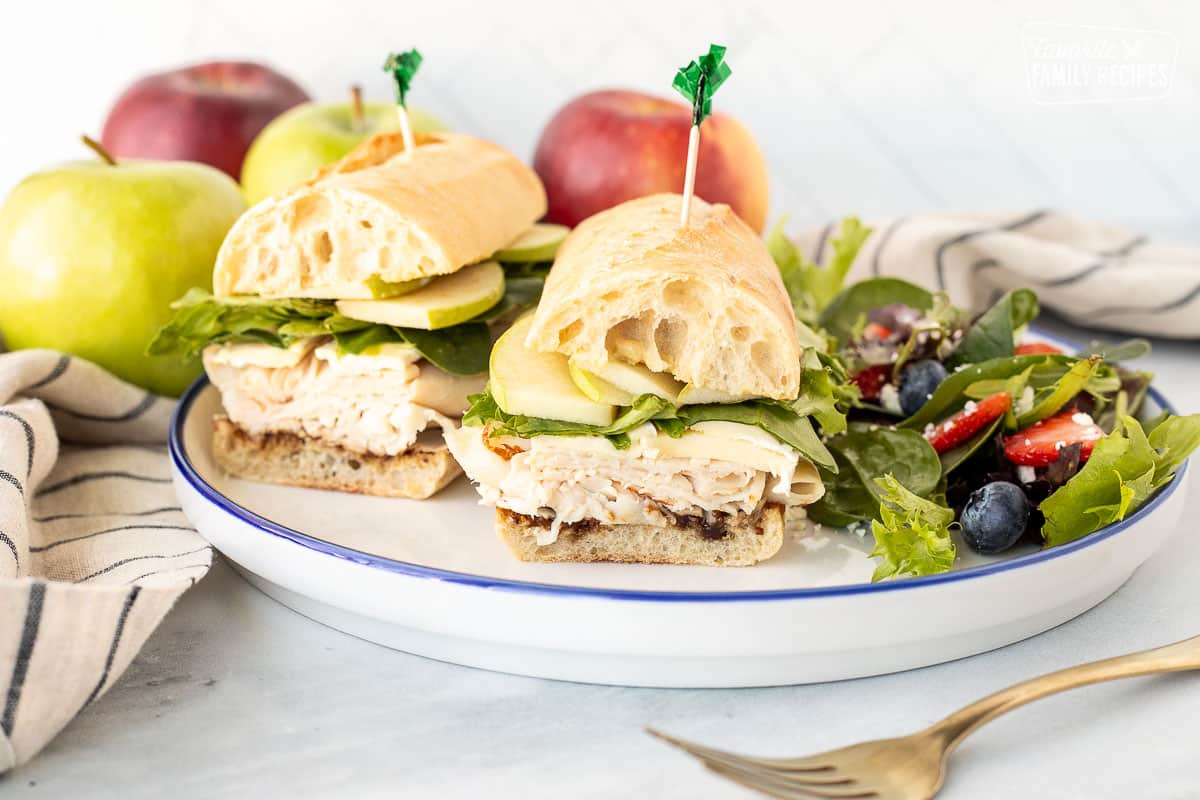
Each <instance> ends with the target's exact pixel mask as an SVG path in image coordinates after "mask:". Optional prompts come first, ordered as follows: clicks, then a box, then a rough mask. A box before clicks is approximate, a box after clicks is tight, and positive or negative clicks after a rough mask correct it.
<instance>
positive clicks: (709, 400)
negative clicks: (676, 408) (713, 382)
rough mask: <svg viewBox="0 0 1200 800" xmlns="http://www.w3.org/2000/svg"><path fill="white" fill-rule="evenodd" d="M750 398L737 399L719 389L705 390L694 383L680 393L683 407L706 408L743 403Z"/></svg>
mask: <svg viewBox="0 0 1200 800" xmlns="http://www.w3.org/2000/svg"><path fill="white" fill-rule="evenodd" d="M749 399H750V398H749V397H737V396H736V395H732V394H728V393H727V392H722V391H719V390H717V389H705V388H704V387H703V386H697V385H696V384H694V383H689V384H688V385H687V386H684V387H683V390H682V391H681V392H680V393H679V405H681V406H706V405H712V404H715V403H741V402H743V401H745V400H749Z"/></svg>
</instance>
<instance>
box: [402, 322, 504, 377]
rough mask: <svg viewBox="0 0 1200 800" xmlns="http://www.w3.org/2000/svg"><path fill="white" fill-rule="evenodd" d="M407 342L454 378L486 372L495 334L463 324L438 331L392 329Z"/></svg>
mask: <svg viewBox="0 0 1200 800" xmlns="http://www.w3.org/2000/svg"><path fill="white" fill-rule="evenodd" d="M392 330H394V331H395V332H396V333H397V334H398V335H399V336H400V337H401V338H402V339H403V340H404V341H406V342H408V343H409V344H411V345H412V346H413V347H415V348H417V349H418V350H420V351H421V355H423V356H425V358H426V359H428V361H429V363H431V364H433V365H434V366H435V367H437V368H439V369H441V370H443V371H445V372H449V373H450V374H451V375H480V374H482V373H484V372H487V368H488V357H489V356H490V355H491V353H492V334H491V332H490V331H489V330H488V326H487V324H486V323H483V322H464V323H462V324H460V325H454V326H452V327H449V328H441V329H439V330H436V331H423V330H419V329H417V328H393V329H392Z"/></svg>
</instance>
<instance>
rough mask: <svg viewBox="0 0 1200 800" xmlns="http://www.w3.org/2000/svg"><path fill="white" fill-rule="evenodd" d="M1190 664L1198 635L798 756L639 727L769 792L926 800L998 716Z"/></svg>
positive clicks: (789, 797)
mask: <svg viewBox="0 0 1200 800" xmlns="http://www.w3.org/2000/svg"><path fill="white" fill-rule="evenodd" d="M1192 669H1200V636H1196V637H1193V638H1191V639H1185V640H1183V641H1182V642H1176V643H1174V644H1169V645H1165V646H1163V647H1156V648H1154V649H1153V650H1143V651H1142V652H1140V653H1130V654H1129V655H1124V656H1117V657H1115V658H1108V659H1105V660H1103V661H1094V662H1092V663H1091V664H1081V665H1080V666H1077V667H1070V668H1068V669H1063V670H1059V671H1058V672H1051V673H1050V674H1049V675H1043V676H1041V677H1040V678H1032V679H1031V680H1027V681H1025V682H1023V683H1018V684H1017V685H1016V686H1010V687H1009V688H1007V689H1003V690H1001V691H999V692H996V693H995V694H993V695H991V696H989V697H985V698H983V699H982V700H980V701H978V702H976V703H972V704H971V705H969V706H967V707H966V708H964V709H962V710H960V711H956V712H954V713H953V714H951V715H950V716H948V717H946V718H945V719H943V720H941V721H940V722H935V723H934V724H933V725H931V726H929V727H928V728H926V729H925V730H923V731H918V732H917V733H914V734H912V735H910V736H902V737H899V738H895V739H878V740H876V741H873V742H863V743H862V744H856V745H851V746H850V747H843V748H841V749H840V750H830V751H829V752H828V753H819V754H817V755H813V756H807V757H804V758H783V759H772V758H750V757H748V756H742V755H738V754H736V753H729V752H726V751H724V750H715V749H713V748H711V747H703V746H701V745H698V744H692V743H691V742H687V741H684V740H683V739H677V738H675V737H674V736H668V735H667V734H665V733H662V732H660V731H656V730H654V729H652V728H647V729H646V731H647V733H650V734H652V735H654V736H657V737H658V738H659V739H662V740H663V741H665V742H669V743H671V744H673V745H675V746H676V747H679V748H681V749H683V750H686V751H687V752H689V753H691V754H692V755H693V756H695V757H696V758H698V759H700V760H701V761H702V762H704V765H705V766H706V767H708V768H709V769H710V770H712V771H713V772H715V773H717V774H718V775H723V776H724V777H726V778H728V779H730V780H732V781H734V782H735V783H740V784H742V785H743V786H748V787H750V788H751V789H757V790H758V791H760V792H763V793H764V794H767V795H770V796H772V797H779V798H785V800H811V798H861V799H862V800H867V799H868V798H873V799H874V800H929V798H932V797H933V796H934V795H936V794H937V792H938V790H939V789H941V787H942V781H943V780H944V779H945V776H946V760H947V758H948V757H949V755H950V753H952V752H953V751H954V748H955V747H957V746H958V745H959V743H960V742H961V741H962V740H963V739H965V738H966V737H967V735H968V734H969V733H971V732H972V731H974V730H975V729H976V728H978V727H979V726H981V725H983V724H984V723H985V722H990V721H991V720H993V719H995V718H996V717H998V716H1000V715H1001V714H1005V713H1008V712H1009V711H1012V710H1013V709H1014V708H1019V707H1020V706H1023V705H1025V704H1026V703H1032V702H1033V701H1034V700H1039V699H1041V698H1043V697H1046V696H1048V695H1052V694H1057V693H1058V692H1064V691H1066V690H1067V689H1075V688H1078V687H1080V686H1088V685H1090V684H1093V683H1101V682H1103V681H1111V680H1116V679H1117V678H1132V677H1136V676H1138V675H1153V674H1156V673H1163V672H1183V671H1185V670H1192Z"/></svg>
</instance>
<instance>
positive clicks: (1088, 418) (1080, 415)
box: [1071, 411, 1096, 425]
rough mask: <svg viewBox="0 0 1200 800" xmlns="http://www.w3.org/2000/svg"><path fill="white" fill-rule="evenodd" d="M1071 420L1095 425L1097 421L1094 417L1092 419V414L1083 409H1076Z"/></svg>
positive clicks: (1078, 423) (1076, 422)
mask: <svg viewBox="0 0 1200 800" xmlns="http://www.w3.org/2000/svg"><path fill="white" fill-rule="evenodd" d="M1071 422H1074V423H1075V424H1076V425H1095V424H1096V421H1095V420H1094V419H1092V415H1091V414H1085V413H1084V412H1082V411H1076V412H1075V413H1074V414H1072V415H1071Z"/></svg>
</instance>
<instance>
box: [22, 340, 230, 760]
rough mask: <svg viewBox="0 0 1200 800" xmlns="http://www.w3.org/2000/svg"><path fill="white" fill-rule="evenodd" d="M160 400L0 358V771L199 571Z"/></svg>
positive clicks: (69, 713)
mask: <svg viewBox="0 0 1200 800" xmlns="http://www.w3.org/2000/svg"><path fill="white" fill-rule="evenodd" d="M173 408H174V403H173V402H172V401H170V400H167V399H165V398H162V397H158V396H156V395H152V394H148V393H147V392H145V391H144V390H142V389H138V388H135V387H133V386H130V385H129V384H127V383H124V382H122V381H120V380H118V379H116V378H114V377H113V376H112V375H110V374H108V373H107V372H105V371H104V370H102V369H100V368H99V367H97V366H96V365H94V364H92V363H90V362H87V361H83V360H82V359H78V358H70V357H68V356H63V355H60V354H59V353H54V352H51V351H48V350H23V351H19V352H15V353H9V354H4V355H0V690H3V691H0V773H3V772H5V771H7V770H9V769H11V768H12V767H14V766H15V765H17V764H21V763H23V762H25V761H27V760H29V759H30V758H31V757H32V756H34V755H35V754H36V753H37V752H38V751H39V750H40V749H41V748H42V747H43V746H45V744H46V743H47V742H48V741H50V739H51V738H52V737H53V736H54V735H55V734H56V733H58V731H59V730H61V729H62V727H63V726H64V725H66V724H67V722H69V721H70V720H71V718H72V717H74V716H75V715H76V714H77V713H79V711H80V709H82V708H84V707H85V706H87V705H88V704H89V703H91V702H92V701H93V700H95V699H96V698H97V697H99V696H100V695H101V694H103V693H104V692H105V690H107V689H108V687H110V686H111V685H112V684H113V682H114V681H115V680H116V679H117V677H118V676H120V674H121V673H122V671H124V669H125V668H126V667H127V666H128V665H129V662H130V661H131V660H132V659H133V657H134V655H135V654H136V653H137V652H138V650H139V649H140V648H141V646H142V643H143V642H145V641H146V637H148V636H149V635H150V633H151V632H152V631H153V630H154V628H155V626H157V625H158V623H159V621H160V620H162V618H163V616H164V615H165V614H166V613H167V611H168V610H170V608H171V605H172V604H173V603H174V602H175V600H176V599H177V598H178V597H179V596H180V595H181V594H183V592H184V591H185V590H186V589H187V588H188V587H190V586H191V585H192V584H194V583H195V582H196V581H197V580H199V579H200V578H201V577H202V576H203V575H204V574H205V573H206V572H208V568H209V566H210V565H211V563H212V549H211V548H210V547H209V546H208V545H207V544H206V543H205V542H204V540H203V539H201V538H200V535H199V534H197V533H196V531H195V530H194V529H193V528H192V526H191V525H190V524H188V521H187V519H186V518H185V517H184V516H183V513H182V512H181V511H180V509H179V506H178V503H177V501H176V499H175V492H174V490H173V489H172V487H171V478H170V474H169V471H168V467H167V452H166V447H165V442H166V438H167V426H168V423H169V421H170V416H171V411H172V409H173Z"/></svg>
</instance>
